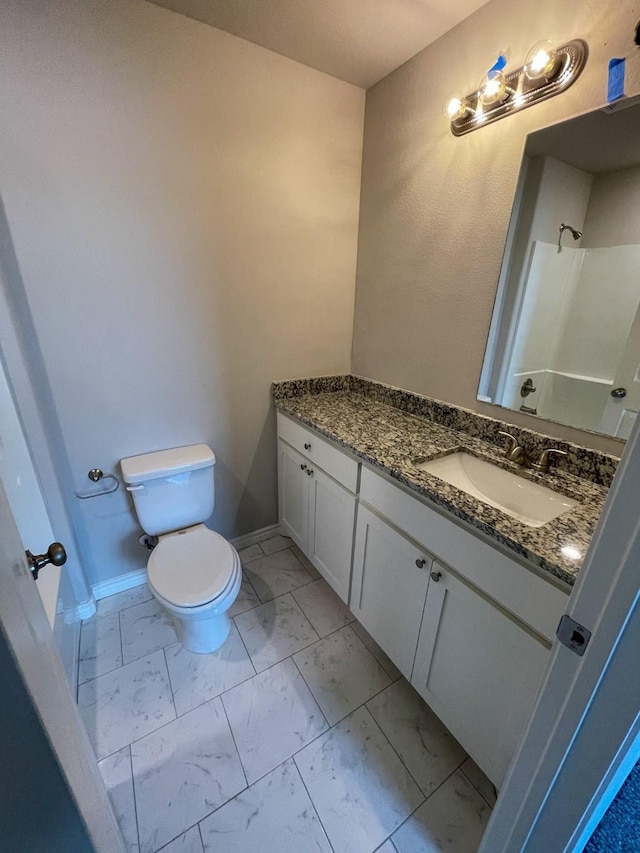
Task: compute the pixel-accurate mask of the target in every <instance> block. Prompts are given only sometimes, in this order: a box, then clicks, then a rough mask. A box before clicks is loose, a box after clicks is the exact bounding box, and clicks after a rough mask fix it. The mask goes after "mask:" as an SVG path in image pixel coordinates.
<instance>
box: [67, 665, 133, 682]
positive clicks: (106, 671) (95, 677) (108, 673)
mask: <svg viewBox="0 0 640 853" xmlns="http://www.w3.org/2000/svg"><path fill="white" fill-rule="evenodd" d="M123 666H124V664H122V663H119V664H118V666H114V667H113V668H112V669H105V671H104V672H101V673H99V674H98V675H94V676H93V677H92V678H85V679H84V681H80V680H78V688H80V687H83V686H84V685H85V684H89V683H90V682H91V681H96V680H97V679H98V678H102V676H103V675H111V673H112V672H117V671H118V670H119V669H122V667H123ZM79 678H80V673H78V679H79Z"/></svg>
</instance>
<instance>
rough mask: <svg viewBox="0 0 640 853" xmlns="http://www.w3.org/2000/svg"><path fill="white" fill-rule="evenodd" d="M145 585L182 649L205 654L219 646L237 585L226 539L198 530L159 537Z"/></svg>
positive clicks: (237, 568) (237, 569)
mask: <svg viewBox="0 0 640 853" xmlns="http://www.w3.org/2000/svg"><path fill="white" fill-rule="evenodd" d="M147 580H148V584H149V589H150V590H151V593H152V595H153V596H154V598H155V599H156V600H157V601H158V602H159V603H160V605H161V606H162V607H163V608H164V609H165V610H167V611H168V613H169V614H170V615H171V618H172V620H173V623H174V625H175V628H176V633H177V634H178V639H179V641H180V643H181V644H182V645H183V646H184V648H185V649H187V650H188V651H190V652H196V653H198V654H206V653H208V652H213V651H215V650H216V649H218V648H219V647H220V646H221V645H222V644H223V643H224V641H225V640H226V639H227V636H228V635H229V630H230V628H231V620H230V619H229V616H228V610H229V608H230V607H231V606H232V604H233V603H234V601H235V600H236V598H237V596H238V592H239V590H240V586H241V584H242V568H241V565H240V557H239V556H238V552H237V551H236V550H235V548H234V547H233V546H232V545H231V544H230V543H229V542H227V540H226V539H224V538H223V537H222V536H220V535H219V534H218V533H215V532H214V531H213V530H209V529H208V528H207V527H205V526H204V524H198V525H195V526H194V527H190V528H187V529H186V530H179V531H176V532H174V533H168V534H165V535H164V536H160V538H159V542H158V544H157V545H156V547H155V548H154V550H153V551H152V552H151V556H150V557H149V562H148V563H147Z"/></svg>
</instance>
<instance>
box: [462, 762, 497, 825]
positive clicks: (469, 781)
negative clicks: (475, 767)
mask: <svg viewBox="0 0 640 853" xmlns="http://www.w3.org/2000/svg"><path fill="white" fill-rule="evenodd" d="M467 758H471V756H470V755H467ZM467 758H465V760H464V761H463V762H462V764H461V765H460V767H458V770H459V771H460V772H461V773H462V775H463V776H464V778H465V779H466V780H467V782H468V783H469V784H470V785H471V787H472V788H473V789H474V790H475V791H477V792H478V793H479V794H480V796H481V797H482V799H483V800H484V801H485V803H486V804H487V805H488V806H489V808H490V809H491V811H493V810H494V808H495V807H496V803H494V804H493V805H491V803H490V802H489V800H487V798H486V797H485V796H484V795H483V793H482V791H481V790H480V788H478V786H477V785H475V784H474V782H473V779H471V778H470V777H469V776H468V775H467V774H466V773H465V772H464V766H463V765H464V764H465V763H466V761H467ZM471 760H472V761H473V759H471ZM485 775H486V774H485ZM487 779H489V777H488V776H487ZM489 782H490V783H491V785H493V787H494V788H495V785H494V784H493V782H491V779H489ZM497 798H498V795H497V794H496V800H497Z"/></svg>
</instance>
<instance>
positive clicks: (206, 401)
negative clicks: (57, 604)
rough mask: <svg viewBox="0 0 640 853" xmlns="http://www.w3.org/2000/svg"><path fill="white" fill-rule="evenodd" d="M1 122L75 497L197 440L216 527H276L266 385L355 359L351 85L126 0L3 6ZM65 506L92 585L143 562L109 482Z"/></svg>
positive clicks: (339, 368) (12, 207)
mask: <svg viewBox="0 0 640 853" xmlns="http://www.w3.org/2000/svg"><path fill="white" fill-rule="evenodd" d="M0 112H1V114H2V131H1V137H0V139H1V145H0V193H1V195H2V200H3V202H4V206H5V210H6V223H2V222H1V221H0V227H2V228H5V229H6V228H7V227H8V230H9V232H10V237H11V240H12V243H13V247H14V248H15V251H16V256H17V259H18V264H19V268H20V270H19V272H20V273H21V277H22V281H21V282H16V281H14V282H13V287H14V288H17V287H20V288H22V287H23V288H24V292H25V293H26V298H27V300H28V304H29V306H30V309H31V313H32V315H33V322H34V326H35V330H36V334H37V339H38V344H39V346H40V348H41V350H42V354H43V357H44V363H45V365H46V371H47V378H48V381H49V384H50V387H51V390H52V396H53V403H54V406H55V409H56V416H57V418H58V419H59V422H60V427H61V431H62V436H63V439H64V443H65V450H66V453H67V455H68V459H69V464H70V467H71V471H72V478H73V481H74V482H73V485H74V486H75V488H76V489H83V490H84V489H86V488H87V487H90V486H91V484H90V482H89V481H88V479H87V477H86V474H87V471H88V470H89V469H90V468H92V467H94V466H100V467H102V468H103V469H104V470H105V471H111V470H114V469H116V466H117V462H118V460H119V459H120V458H121V457H123V456H127V455H131V454H137V453H142V452H146V451H149V450H153V449H158V448H162V447H170V446H174V445H181V444H190V443H194V442H208V443H210V444H211V446H212V447H213V448H214V450H215V452H216V455H217V459H218V464H217V466H216V486H217V495H216V498H217V500H216V509H215V513H214V517H213V526H214V527H215V528H216V529H218V530H220V531H221V532H222V533H223V534H225V535H227V536H235V535H239V534H242V533H246V532H248V531H251V530H254V529H256V528H260V527H262V526H264V525H267V524H272V523H274V522H276V521H277V506H276V454H275V423H274V416H273V413H272V412H271V410H270V393H269V392H270V388H269V386H270V382H271V380H272V379H274V378H282V377H289V376H292V375H298V376H308V375H314V374H323V373H334V372H345V371H348V370H349V367H350V356H351V339H352V324H353V300H354V286H355V264H356V245H357V223H358V205H359V189H360V167H361V151H362V131H363V112H364V92H363V91H362V90H361V89H358V88H356V87H354V86H351V85H349V84H346V83H343V82H340V81H338V80H336V79H334V78H331V77H328V76H326V75H324V74H322V73H320V72H317V71H314V70H311V69H309V68H306V67H304V66H302V65H299V64H297V63H295V62H293V61H291V60H288V59H284V58H282V57H280V56H277V55H276V54H274V53H271V52H269V51H267V50H265V49H263V48H260V47H257V46H255V45H253V44H249V43H248V42H245V41H241V40H240V39H237V38H235V37H233V36H230V35H227V34H224V33H221V32H219V31H217V30H214V29H212V28H210V27H208V26H206V25H204V24H200V23H197V22H195V21H192V20H189V19H187V18H184V17H182V16H179V15H176V14H174V13H172V12H169V11H167V10H164V9H161V8H158V7H157V6H154V5H151V4H147V3H144V2H139V1H138V0H75V2H74V0H51V2H47V3H25V2H24V0H5V2H3V3H2V5H1V7H0ZM7 223H8V226H7ZM14 277H15V276H14ZM68 497H69V501H70V505H71V506H72V508H73V512H74V514H75V517H76V521H77V524H78V525H79V526H80V527H81V528H82V529H83V531H84V533H85V534H86V535H85V536H83V541H84V542H85V546H86V548H87V551H88V553H87V554H85V556H86V557H87V558H88V563H89V571H90V574H91V580H92V581H93V582H96V581H98V580H104V579H107V578H109V577H112V576H115V575H118V574H121V573H123V572H126V571H130V570H133V569H136V568H140V567H141V566H143V565H144V562H145V561H146V555H145V553H144V552H143V551H142V549H141V548H140V546H139V545H138V544H137V536H138V534H139V530H138V527H137V524H136V522H135V519H134V517H133V515H132V512H131V508H130V504H129V501H128V497H127V495H126V494H125V493H124V492H122V491H120V492H118V493H117V494H115V495H113V496H110V497H102V498H98V499H96V500H91V501H86V502H80V501H78V500H77V499H76V498H74V497H73V496H72V495H71V494H70V493H69V494H68Z"/></svg>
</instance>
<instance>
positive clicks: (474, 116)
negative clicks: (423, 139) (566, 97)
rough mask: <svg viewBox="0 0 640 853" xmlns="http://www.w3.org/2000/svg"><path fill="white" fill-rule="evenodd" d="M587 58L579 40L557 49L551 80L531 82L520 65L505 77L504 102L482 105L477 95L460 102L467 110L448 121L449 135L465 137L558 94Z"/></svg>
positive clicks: (569, 83) (577, 74)
mask: <svg viewBox="0 0 640 853" xmlns="http://www.w3.org/2000/svg"><path fill="white" fill-rule="evenodd" d="M588 55H589V48H588V47H587V43H586V42H585V41H583V40H582V39H574V40H573V41H570V42H567V43H566V44H563V45H562V46H561V47H558V48H556V57H557V61H558V70H557V71H556V72H555V73H554V74H553V76H552V77H551V78H549V79H547V78H544V77H542V78H540V79H537V80H531V79H529V77H527V74H526V70H525V69H526V66H525V65H521V66H520V68H516V69H515V71H511V72H509V73H508V74H505V75H504V78H505V81H506V84H507V87H508V90H509V92H510V94H509V97H508V98H507V99H506V100H504V101H501V102H499V103H496V104H495V105H494V106H483V104H482V102H481V100H480V97H479V92H473V93H471V94H470V95H467V96H466V97H465V98H464V99H463V101H464V103H465V104H467V105H468V107H469V109H468V111H467V112H466V113H465V114H464V115H461V116H458V117H455V118H453V119H452V120H451V133H453V135H454V136H464V134H465V133H470V132H471V131H472V130H477V129H478V128H480V127H484V125H487V124H491V122H494V121H498V120H499V119H501V118H505V116H508V115H511V113H515V112H518V110H524V109H526V108H527V107H530V106H532V105H533V104H537V103H538V101H544V100H546V99H547V98H553V97H554V96H555V95H559V94H560V92H564V91H565V89H568V88H569V86H571V85H572V84H573V83H575V81H576V80H577V79H578V77H579V76H580V74H581V73H582V71H583V69H584V67H585V65H586V63H587V57H588Z"/></svg>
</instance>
